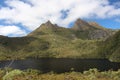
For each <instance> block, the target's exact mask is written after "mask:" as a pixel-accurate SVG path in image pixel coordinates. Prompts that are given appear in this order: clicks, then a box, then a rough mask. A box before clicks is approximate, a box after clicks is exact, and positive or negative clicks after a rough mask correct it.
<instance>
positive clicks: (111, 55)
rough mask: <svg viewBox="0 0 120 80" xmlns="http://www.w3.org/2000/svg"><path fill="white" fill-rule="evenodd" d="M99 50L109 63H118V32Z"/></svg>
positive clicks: (119, 56) (119, 35)
mask: <svg viewBox="0 0 120 80" xmlns="http://www.w3.org/2000/svg"><path fill="white" fill-rule="evenodd" d="M103 44H104V45H102V48H101V50H100V52H101V54H103V56H106V57H107V58H108V59H109V60H111V61H116V62H118V61H119V62H120V31H118V32H116V33H115V35H112V36H111V37H109V38H108V39H107V40H106V41H105V42H104V43H103Z"/></svg>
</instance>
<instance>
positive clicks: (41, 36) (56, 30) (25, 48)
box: [0, 19, 119, 60]
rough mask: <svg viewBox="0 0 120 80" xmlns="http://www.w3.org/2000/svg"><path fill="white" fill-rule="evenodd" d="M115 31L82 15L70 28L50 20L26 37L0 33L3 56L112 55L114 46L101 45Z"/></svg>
mask: <svg viewBox="0 0 120 80" xmlns="http://www.w3.org/2000/svg"><path fill="white" fill-rule="evenodd" d="M115 32H116V31H114V30H110V29H106V28H104V27H102V26H100V25H99V24H97V23H95V22H94V23H90V22H86V21H83V20H81V19H78V20H76V22H75V24H74V26H73V27H71V28H63V27H59V26H58V25H56V24H52V23H51V22H50V21H48V22H46V23H44V24H42V25H41V26H40V27H38V28H37V29H36V30H34V31H33V32H31V33H30V34H28V35H27V36H25V37H13V38H10V37H6V36H0V60H5V59H8V60H9V59H23V58H27V57H37V58H39V57H51V58H109V57H107V55H109V54H110V53H109V52H108V51H109V48H112V47H109V48H107V47H106V48H104V49H105V50H102V49H103V47H102V45H103V44H106V45H107V44H109V43H107V41H108V42H109V40H110V41H111V39H109V38H113V37H112V36H113V34H114V33H115ZM116 34H118V33H116ZM116 34H115V35H116ZM108 37H109V38H108ZM115 39H116V37H115V38H114V40H115ZM114 40H113V41H112V42H114ZM112 42H111V44H114V43H112ZM116 44H118V42H117V41H116ZM115 46H117V45H115ZM107 49H108V51H107ZM115 49H116V48H115ZM101 50H102V51H105V52H107V53H109V54H103V53H105V52H102V51H101ZM115 52H116V53H115ZM115 52H114V55H117V54H118V53H117V52H119V51H118V50H116V51H115ZM110 55H113V54H112V53H111V54H110ZM118 55H119V54H118ZM111 58H112V57H111Z"/></svg>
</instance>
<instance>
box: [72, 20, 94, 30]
mask: <svg viewBox="0 0 120 80" xmlns="http://www.w3.org/2000/svg"><path fill="white" fill-rule="evenodd" d="M90 28H93V27H92V26H91V25H89V24H88V23H87V22H86V21H83V20H81V19H77V21H76V22H75V24H74V26H73V27H72V29H73V30H88V29H90Z"/></svg>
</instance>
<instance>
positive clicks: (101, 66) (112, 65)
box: [0, 58, 120, 73]
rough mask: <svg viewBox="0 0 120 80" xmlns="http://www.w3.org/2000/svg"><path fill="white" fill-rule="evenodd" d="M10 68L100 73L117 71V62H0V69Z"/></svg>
mask: <svg viewBox="0 0 120 80" xmlns="http://www.w3.org/2000/svg"><path fill="white" fill-rule="evenodd" d="M11 62H12V64H11ZM7 66H9V67H11V68H14V69H21V70H24V69H38V70H40V71H42V72H44V73H46V72H50V71H54V72H56V73H63V72H69V71H71V69H74V71H77V72H83V71H85V70H89V69H90V68H97V69H98V70H100V71H108V70H118V69H120V63H119V62H110V61H109V60H107V59H67V58H66V59H65V58H59V59H55V58H42V59H33V58H28V59H25V60H15V61H0V68H4V67H7Z"/></svg>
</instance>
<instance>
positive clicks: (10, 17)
mask: <svg viewBox="0 0 120 80" xmlns="http://www.w3.org/2000/svg"><path fill="white" fill-rule="evenodd" d="M118 3H119V2H118ZM118 3H116V4H113V5H111V4H110V2H109V0H69V1H68V0H5V1H4V4H5V6H0V20H4V23H6V24H21V25H22V26H24V27H25V28H27V29H29V30H34V29H36V28H37V27H38V26H39V25H40V24H42V23H43V22H46V21H47V20H50V21H51V22H52V23H56V24H58V25H60V26H64V27H68V25H69V24H70V23H71V22H74V21H75V20H76V19H77V18H109V17H114V16H120V8H119V7H117V8H116V6H118Z"/></svg>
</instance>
